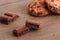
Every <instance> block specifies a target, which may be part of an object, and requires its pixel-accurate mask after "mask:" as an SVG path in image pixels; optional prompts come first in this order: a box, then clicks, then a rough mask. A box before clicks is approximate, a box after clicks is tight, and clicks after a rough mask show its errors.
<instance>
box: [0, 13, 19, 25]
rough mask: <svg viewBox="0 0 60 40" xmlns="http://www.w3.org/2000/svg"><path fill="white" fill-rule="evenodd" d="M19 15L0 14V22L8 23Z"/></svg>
mask: <svg viewBox="0 0 60 40" xmlns="http://www.w3.org/2000/svg"><path fill="white" fill-rule="evenodd" d="M18 17H19V16H18V15H17V14H12V13H5V14H4V15H3V16H0V23H2V24H9V23H11V22H13V21H14V20H15V19H16V18H18Z"/></svg>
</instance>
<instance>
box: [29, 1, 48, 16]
mask: <svg viewBox="0 0 60 40" xmlns="http://www.w3.org/2000/svg"><path fill="white" fill-rule="evenodd" d="M28 12H29V14H31V15H33V16H46V15H48V14H49V13H48V10H46V9H45V6H44V4H43V3H41V1H34V2H33V3H31V4H29V6H28Z"/></svg>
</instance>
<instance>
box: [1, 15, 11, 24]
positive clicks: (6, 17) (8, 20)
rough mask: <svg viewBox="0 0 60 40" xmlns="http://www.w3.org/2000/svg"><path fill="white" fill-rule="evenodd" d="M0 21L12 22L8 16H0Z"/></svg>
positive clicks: (4, 22)
mask: <svg viewBox="0 0 60 40" xmlns="http://www.w3.org/2000/svg"><path fill="white" fill-rule="evenodd" d="M0 22H1V23H3V24H9V23H10V22H12V18H11V17H8V16H1V17H0Z"/></svg>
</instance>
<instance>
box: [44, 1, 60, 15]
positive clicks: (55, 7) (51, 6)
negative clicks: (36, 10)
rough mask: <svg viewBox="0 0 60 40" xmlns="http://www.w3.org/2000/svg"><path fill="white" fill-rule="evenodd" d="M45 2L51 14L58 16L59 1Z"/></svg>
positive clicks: (59, 12)
mask: <svg viewBox="0 0 60 40" xmlns="http://www.w3.org/2000/svg"><path fill="white" fill-rule="evenodd" d="M45 2H46V4H47V7H48V9H49V10H50V11H51V12H52V13H53V14H60V0H45Z"/></svg>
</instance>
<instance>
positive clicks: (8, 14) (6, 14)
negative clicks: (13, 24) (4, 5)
mask: <svg viewBox="0 0 60 40" xmlns="http://www.w3.org/2000/svg"><path fill="white" fill-rule="evenodd" d="M4 15H5V16H9V17H12V20H15V19H16V18H18V17H19V16H18V15H17V14H12V13H5V14H4Z"/></svg>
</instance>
